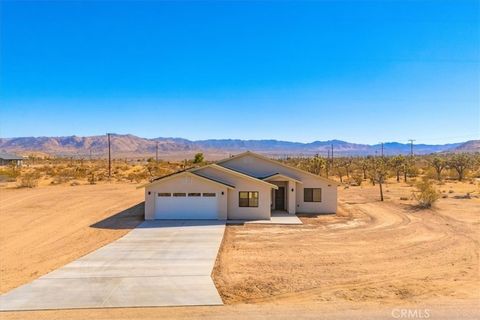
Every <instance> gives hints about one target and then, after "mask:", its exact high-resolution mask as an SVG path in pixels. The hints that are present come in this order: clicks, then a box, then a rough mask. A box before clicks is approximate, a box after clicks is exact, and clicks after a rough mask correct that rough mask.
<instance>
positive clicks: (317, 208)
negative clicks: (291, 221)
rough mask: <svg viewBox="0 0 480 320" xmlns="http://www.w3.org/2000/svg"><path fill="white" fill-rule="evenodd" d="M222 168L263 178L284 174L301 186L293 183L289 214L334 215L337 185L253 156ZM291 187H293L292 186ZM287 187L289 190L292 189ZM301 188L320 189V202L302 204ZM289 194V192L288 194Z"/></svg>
mask: <svg viewBox="0 0 480 320" xmlns="http://www.w3.org/2000/svg"><path fill="white" fill-rule="evenodd" d="M221 165H222V166H224V167H227V168H231V169H233V170H237V171H241V172H245V173H247V174H250V175H253V176H256V177H265V176H268V175H272V174H275V173H280V174H284V175H286V176H289V177H292V178H294V179H296V180H299V181H302V184H300V183H295V185H296V186H295V187H294V190H295V203H296V208H295V209H293V208H292V207H291V205H290V206H289V207H288V209H289V210H288V212H289V213H296V212H298V213H336V212H337V185H336V184H335V183H334V182H332V183H329V182H328V181H327V180H322V179H321V178H316V177H314V176H312V175H310V174H308V173H303V172H301V171H298V170H293V169H290V168H288V167H284V166H282V165H280V164H275V163H274V162H271V161H266V160H263V159H260V158H257V157H255V156H253V155H245V156H243V157H239V158H234V159H231V160H228V161H225V162H223V163H221ZM292 187H293V186H292ZM292 187H289V190H291V189H292ZM303 188H322V202H303ZM290 193H291V192H289V194H290ZM290 204H291V202H290Z"/></svg>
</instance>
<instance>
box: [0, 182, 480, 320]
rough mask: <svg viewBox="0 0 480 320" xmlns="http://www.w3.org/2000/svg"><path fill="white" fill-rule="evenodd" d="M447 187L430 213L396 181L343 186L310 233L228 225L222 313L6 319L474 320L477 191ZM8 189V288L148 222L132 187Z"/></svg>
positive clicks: (219, 271) (218, 278)
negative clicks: (404, 317)
mask: <svg viewBox="0 0 480 320" xmlns="http://www.w3.org/2000/svg"><path fill="white" fill-rule="evenodd" d="M54 188H58V189H54ZM439 189H440V190H442V191H444V193H443V194H444V195H446V196H447V198H442V199H440V200H438V203H437V204H436V205H435V207H434V208H433V209H430V210H418V209H416V208H415V207H414V206H413V203H414V201H412V200H400V197H406V198H410V196H411V192H412V188H411V187H409V186H407V185H405V184H402V183H400V184H396V183H391V184H389V185H388V186H387V187H386V191H385V195H386V199H385V200H386V201H385V202H380V201H378V189H377V188H376V187H372V186H364V187H350V188H348V189H343V188H340V189H339V212H338V214H337V215H318V216H302V217H301V219H302V221H303V222H304V225H301V226H268V225H241V226H229V227H228V228H227V231H226V234H225V237H224V244H223V246H222V249H221V252H220V254H219V257H218V259H217V263H216V266H215V270H214V273H213V277H214V280H215V283H216V285H217V288H218V290H219V292H220V294H221V296H222V298H223V300H224V302H225V305H224V306H219V307H188V308H123V309H97V310H94V309H90V310H88V309H86V310H60V311H55V310H52V311H39V312H19V313H15V312H12V313H0V319H85V318H92V319H93V318H95V319H155V318H160V317H161V318H162V319H190V318H195V319H225V318H228V319H245V318H249V319H250V318H252V319H287V318H288V319H291V318H293V317H297V318H303V319H318V318H337V319H351V318H362V319H363V318H368V319H392V318H395V315H397V314H399V313H398V312H400V311H399V310H403V309H408V310H413V311H415V310H416V312H418V314H417V318H419V317H418V315H419V314H422V312H426V310H428V312H429V314H430V317H429V318H430V319H452V318H462V319H475V318H477V317H478V310H479V302H478V301H479V299H480V290H479V283H480V274H479V271H480V270H479V256H478V254H479V240H480V232H479V231H480V230H479V216H480V198H478V196H479V190H478V186H475V185H471V184H466V183H465V184H460V183H447V184H445V185H442V186H439ZM449 190H452V191H451V192H450V191H449ZM0 192H1V193H2V195H1V199H0V210H1V214H0V225H1V226H2V227H1V228H2V230H1V234H0V240H1V244H2V248H1V260H2V269H1V274H2V278H1V280H2V281H1V282H2V286H1V288H2V292H5V291H7V290H9V289H10V288H13V287H16V286H18V285H20V284H22V283H25V282H28V281H30V280H32V279H34V278H37V277H38V276H40V275H42V274H44V273H46V272H48V271H50V270H53V269H55V268H57V267H59V266H61V265H63V264H66V263H67V262H69V261H71V260H74V259H75V258H77V257H79V256H81V255H84V254H86V253H88V252H90V251H92V250H94V249H96V248H98V247H101V246H103V245H105V244H106V243H109V242H111V241H113V240H115V239H117V238H118V237H120V236H122V235H123V234H125V233H126V232H128V230H129V229H130V228H133V227H134V226H135V225H137V224H138V223H139V222H140V215H139V212H141V205H137V206H136V207H133V208H131V209H130V210H127V211H124V212H122V210H123V209H127V208H130V207H132V206H134V205H135V204H138V203H139V202H140V201H141V200H142V199H143V194H142V190H137V189H135V187H134V186H132V185H120V184H118V185H117V184H116V185H97V186H76V187H41V188H38V189H31V190H13V191H7V192H4V190H1V191H0ZM467 192H470V193H471V195H472V197H471V198H469V199H466V198H464V196H465V195H466V193H467ZM73 195H75V201H73V200H72V198H71V197H72V196H73ZM32 210H33V211H34V212H35V218H34V219H32V216H31V212H32ZM139 210H140V211H139ZM117 212H122V213H121V214H117V215H115V213H117ZM112 215H114V216H113V217H112V218H109V219H107V220H105V219H106V218H108V217H110V216H112ZM99 222H100V223H99ZM12 257H15V259H13V258H12ZM4 282H5V283H4ZM423 316H424V318H425V314H424V313H423Z"/></svg>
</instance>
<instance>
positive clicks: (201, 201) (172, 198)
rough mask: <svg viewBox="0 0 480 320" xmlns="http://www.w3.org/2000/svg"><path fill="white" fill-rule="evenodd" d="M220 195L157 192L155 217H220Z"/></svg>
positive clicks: (210, 193)
mask: <svg viewBox="0 0 480 320" xmlns="http://www.w3.org/2000/svg"><path fill="white" fill-rule="evenodd" d="M219 208H220V206H219V195H218V194H217V193H214V192H202V193H181V192H178V193H157V194H156V197H155V219H218V216H219V212H218V211H219Z"/></svg>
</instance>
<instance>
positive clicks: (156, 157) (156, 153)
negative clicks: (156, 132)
mask: <svg viewBox="0 0 480 320" xmlns="http://www.w3.org/2000/svg"><path fill="white" fill-rule="evenodd" d="M155 161H156V162H157V163H158V141H157V144H156V146H155Z"/></svg>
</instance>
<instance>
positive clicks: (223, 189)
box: [145, 151, 338, 220]
mask: <svg viewBox="0 0 480 320" xmlns="http://www.w3.org/2000/svg"><path fill="white" fill-rule="evenodd" d="M337 186H338V183H337V182H336V181H333V180H330V179H327V178H324V177H321V176H318V175H315V174H312V173H309V172H306V171H303V170H300V169H298V168H294V167H291V166H288V165H285V164H283V163H281V162H278V161H275V160H272V159H270V158H268V157H265V156H262V155H259V154H256V153H253V152H250V151H247V152H244V153H241V154H239V155H237V156H233V157H230V158H227V159H224V160H221V161H218V162H216V163H213V164H209V165H206V166H203V167H199V168H194V169H188V170H184V171H181V172H177V173H174V174H171V175H168V176H164V177H160V178H157V179H155V180H153V181H152V182H151V183H149V184H147V185H145V219H146V220H152V219H221V220H225V219H242V220H254V219H270V217H271V214H272V212H273V211H283V212H287V213H289V214H295V213H335V212H336V211H337Z"/></svg>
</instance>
